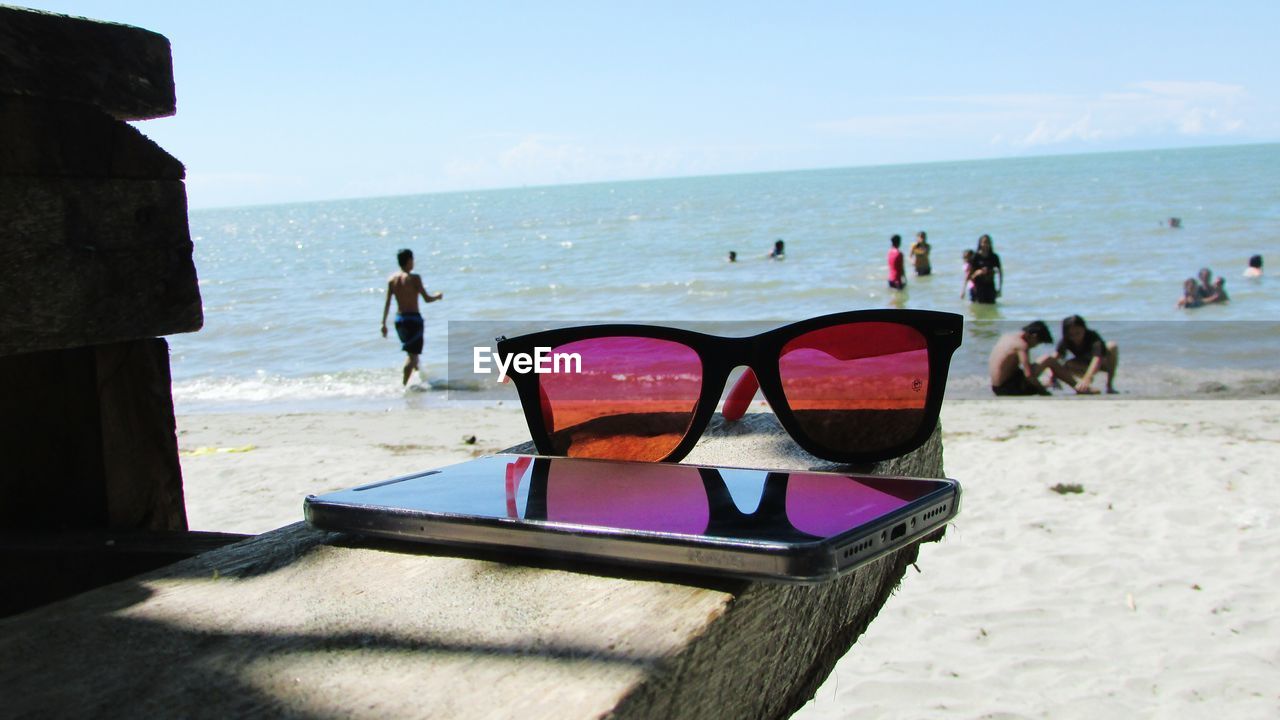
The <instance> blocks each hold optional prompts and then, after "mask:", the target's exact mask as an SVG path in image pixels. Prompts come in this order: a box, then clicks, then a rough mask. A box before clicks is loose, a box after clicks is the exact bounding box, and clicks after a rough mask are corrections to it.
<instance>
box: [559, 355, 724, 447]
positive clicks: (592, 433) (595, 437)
mask: <svg viewBox="0 0 1280 720" xmlns="http://www.w3.org/2000/svg"><path fill="white" fill-rule="evenodd" d="M551 352H552V354H553V356H554V355H555V354H561V356H562V357H565V356H568V357H567V360H566V365H568V363H570V362H572V356H574V355H576V356H577V357H578V358H579V359H580V363H577V364H575V365H570V366H569V367H570V368H571V369H576V370H578V371H577V372H554V373H544V374H541V375H538V379H539V382H540V385H541V389H540V399H541V403H542V418H543V422H544V424H545V425H546V428H547V434H548V435H549V436H550V438H551V445H552V447H553V449H554V450H553V451H554V452H555V453H556V454H557V455H568V456H570V457H589V458H609V459H613V460H661V459H662V458H664V457H666V456H667V455H669V454H670V453H671V451H672V450H674V449H675V448H676V446H677V445H679V444H680V441H681V440H682V439H684V436H685V434H686V433H688V431H689V425H690V423H691V422H692V421H693V411H694V407H695V406H696V405H697V403H698V395H699V394H700V393H701V392H702V361H701V359H699V357H698V354H697V353H696V352H694V351H693V349H692V348H690V347H688V346H686V345H683V344H681V343H678V342H672V341H670V340H659V339H656V338H645V337H603V338H592V339H590V340H579V341H577V342H572V343H566V344H564V345H561V346H559V347H556V348H553V349H552V351H551Z"/></svg>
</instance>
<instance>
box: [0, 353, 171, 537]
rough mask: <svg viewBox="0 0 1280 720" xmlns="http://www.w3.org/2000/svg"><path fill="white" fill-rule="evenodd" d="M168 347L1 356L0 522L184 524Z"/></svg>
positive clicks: (17, 526) (36, 525)
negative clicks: (170, 388) (1, 460)
mask: <svg viewBox="0 0 1280 720" xmlns="http://www.w3.org/2000/svg"><path fill="white" fill-rule="evenodd" d="M169 387H170V378H169V347H168V344H167V343H166V342H165V341H164V340H159V339H149V340H132V341H128V342H123V343H113V344H106V345H99V346H96V347H87V348H74V349H70V350H53V351H47V352H40V353H28V354H24V355H15V356H12V357H0V423H2V425H0V428H2V432H0V458H3V459H4V460H3V467H2V468H0V530H2V531H11V530H40V531H53V530H72V531H75V530H91V529H106V528H117V529H121V528H132V529H148V530H185V529H186V527H187V519H186V509H185V505H184V502H183V495H182V468H181V466H180V465H179V463H178V441H177V434H176V430H175V427H174V417H173V400H172V398H171V396H170V394H169Z"/></svg>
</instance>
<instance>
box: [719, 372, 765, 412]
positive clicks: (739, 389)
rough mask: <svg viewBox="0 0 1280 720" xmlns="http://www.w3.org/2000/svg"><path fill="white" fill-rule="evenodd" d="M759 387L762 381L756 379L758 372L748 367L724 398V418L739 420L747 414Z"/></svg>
mask: <svg viewBox="0 0 1280 720" xmlns="http://www.w3.org/2000/svg"><path fill="white" fill-rule="evenodd" d="M758 389H760V381H759V380H756V374H755V373H754V372H752V370H751V368H747V369H746V370H745V371H744V372H743V373H742V376H741V377H739V378H738V382H736V383H734V384H733V388H732V389H730V390H729V395H728V396H727V397H725V399H724V413H723V414H724V419H725V420H731V421H732V420H738V419H740V418H741V417H742V416H743V415H745V414H746V413H747V406H749V405H750V404H751V398H753V397H755V396H756V390H758Z"/></svg>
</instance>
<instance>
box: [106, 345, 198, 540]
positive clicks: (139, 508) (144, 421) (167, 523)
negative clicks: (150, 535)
mask: <svg viewBox="0 0 1280 720" xmlns="http://www.w3.org/2000/svg"><path fill="white" fill-rule="evenodd" d="M94 352H95V354H96V358H95V359H96V361H97V362H96V366H97V367H96V369H97V380H98V392H97V401H98V407H99V410H100V412H101V417H102V465H103V474H104V480H105V485H106V500H107V526H108V527H112V528H139V529H146V530H186V529H187V511H186V504H185V500H184V498H183V495H182V467H181V465H179V463H178V435H177V429H176V427H175V424H174V419H173V397H172V396H171V395H170V387H171V381H170V377H169V344H168V343H167V342H165V341H164V340H162V339H150V340H131V341H128V342H122V343H111V344H108V345H98V346H95V347H94Z"/></svg>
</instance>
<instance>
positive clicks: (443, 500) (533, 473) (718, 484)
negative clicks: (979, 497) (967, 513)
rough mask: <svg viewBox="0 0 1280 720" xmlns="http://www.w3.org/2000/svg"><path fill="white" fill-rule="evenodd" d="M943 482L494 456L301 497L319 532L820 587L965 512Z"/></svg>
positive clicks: (954, 490) (956, 491)
mask: <svg viewBox="0 0 1280 720" xmlns="http://www.w3.org/2000/svg"><path fill="white" fill-rule="evenodd" d="M959 506H960V485H959V483H957V482H956V481H954V480H947V479H917V478H902V477H882V476H878V475H846V474H840V473H826V472H809V471H792V470H761V469H751V468H733V467H713V466H706V465H682V464H674V463H656V462H627V461H616V460H588V459H580V458H565V457H540V456H534V455H490V456H486V457H481V458H477V459H475V460H470V461H467V462H463V463H460V464H457V465H450V466H447V467H443V468H439V469H436V470H428V471H426V472H421V473H417V474H414V475H406V476H404V477H398V478H394V479H391V480H386V481H383V482H378V483H373V484H371V485H363V486H361V487H357V488H352V489H350V490H343V491H340V492H334V493H329V494H325V495H319V496H316V495H312V496H308V497H307V499H306V501H305V502H304V512H305V514H306V519H307V522H308V523H310V524H311V525H312V526H313V527H316V528H320V529H322V530H333V531H345V532H354V533H359V534H363V535H372V536H378V537H389V538H396V539H403V540H416V541H423V542H430V543H441V544H446V545H458V546H468V547H481V548H504V549H515V550H520V551H525V552H533V553H538V554H549V555H555V556H564V557H576V558H586V559H591V560H595V561H602V562H607V563H620V564H625V565H631V566H641V567H646V568H656V569H670V570H680V571H686V572H694V573H704V574H713V575H726V576H732V577H746V578H754V579H768V580H778V581H786V582H821V581H824V580H829V579H831V578H834V577H836V576H837V575H839V574H841V573H844V572H848V571H850V570H853V569H854V568H857V567H858V566H860V565H863V564H865V563H867V562H869V561H871V560H874V559H875V558H877V557H879V556H881V555H883V554H885V553H887V552H890V551H892V550H896V549H897V548H900V547H902V546H904V545H906V544H908V543H911V542H913V541H915V540H917V539H919V538H921V537H923V536H924V535H927V534H929V533H931V532H932V531H934V530H936V529H937V528H939V527H941V526H943V525H944V524H946V523H947V521H949V520H950V519H951V518H953V517H955V515H956V513H957V512H958V511H959Z"/></svg>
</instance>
